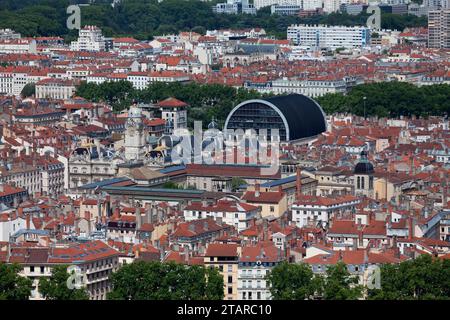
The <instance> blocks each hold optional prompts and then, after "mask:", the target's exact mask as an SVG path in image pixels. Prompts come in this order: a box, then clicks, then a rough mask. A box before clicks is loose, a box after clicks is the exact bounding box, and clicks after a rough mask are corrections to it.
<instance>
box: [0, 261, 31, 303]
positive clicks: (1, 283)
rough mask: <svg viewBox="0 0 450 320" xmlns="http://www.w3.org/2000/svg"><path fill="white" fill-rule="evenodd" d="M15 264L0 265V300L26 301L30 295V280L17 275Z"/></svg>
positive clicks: (17, 268) (18, 270) (17, 267)
mask: <svg viewBox="0 0 450 320" xmlns="http://www.w3.org/2000/svg"><path fill="white" fill-rule="evenodd" d="M20 270H21V267H20V266H19V265H17V264H6V263H0V300H27V299H28V297H29V296H30V295H31V289H32V283H31V280H30V279H28V278H25V277H22V276H20V275H19V272H20Z"/></svg>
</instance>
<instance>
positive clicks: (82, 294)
mask: <svg viewBox="0 0 450 320" xmlns="http://www.w3.org/2000/svg"><path fill="white" fill-rule="evenodd" d="M69 277H70V274H69V273H68V272H67V266H65V265H60V266H55V267H54V268H53V269H52V275H51V276H50V277H49V278H42V279H40V280H39V292H40V293H41V294H42V296H43V297H44V298H45V299H47V300H88V299H89V295H88V293H87V291H86V290H85V289H76V288H73V289H69V288H68V286H67V279H68V278H69Z"/></svg>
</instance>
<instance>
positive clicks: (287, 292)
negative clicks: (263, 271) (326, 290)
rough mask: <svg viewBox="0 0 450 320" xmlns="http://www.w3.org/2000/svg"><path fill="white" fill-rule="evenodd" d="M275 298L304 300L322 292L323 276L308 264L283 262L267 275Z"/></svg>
mask: <svg viewBox="0 0 450 320" xmlns="http://www.w3.org/2000/svg"><path fill="white" fill-rule="evenodd" d="M266 279H267V281H268V283H269V285H270V293H271V295H272V298H273V299H275V300H304V299H310V298H312V297H314V295H316V294H320V290H321V278H320V277H315V276H314V274H313V272H312V270H311V268H310V267H309V266H308V265H307V264H295V263H288V262H282V263H280V264H278V265H277V266H275V267H274V268H273V269H272V270H271V272H270V273H269V274H268V275H267V276H266Z"/></svg>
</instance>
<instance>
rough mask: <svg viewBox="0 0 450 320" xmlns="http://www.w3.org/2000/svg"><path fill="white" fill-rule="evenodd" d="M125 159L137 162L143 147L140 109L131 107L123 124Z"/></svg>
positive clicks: (143, 138)
mask: <svg viewBox="0 0 450 320" xmlns="http://www.w3.org/2000/svg"><path fill="white" fill-rule="evenodd" d="M124 145H125V158H126V159H127V160H139V159H140V156H141V154H142V152H143V149H144V147H145V134H144V126H143V123H142V112H141V108H139V107H137V106H136V105H132V106H131V107H130V109H129V110H128V119H127V122H126V124H125V144H124Z"/></svg>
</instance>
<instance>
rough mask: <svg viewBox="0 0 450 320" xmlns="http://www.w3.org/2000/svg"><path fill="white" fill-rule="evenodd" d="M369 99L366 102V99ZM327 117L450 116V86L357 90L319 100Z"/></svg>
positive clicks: (372, 86) (387, 85) (375, 86)
mask: <svg viewBox="0 0 450 320" xmlns="http://www.w3.org/2000/svg"><path fill="white" fill-rule="evenodd" d="M364 97H366V99H364ZM317 101H318V102H319V104H320V105H321V106H322V107H323V109H324V111H325V112H326V113H330V114H331V113H341V112H342V113H353V114H356V115H360V116H363V115H364V114H366V115H367V116H372V115H375V116H379V117H398V116H401V115H403V116H412V115H415V116H425V117H426V116H431V115H438V116H443V115H448V114H450V85H448V84H441V85H431V86H422V87H418V86H415V85H413V84H410V83H405V82H397V81H394V82H379V83H370V84H362V85H358V86H355V87H354V88H353V89H352V90H351V91H350V92H349V93H348V94H346V95H343V94H340V93H333V94H326V95H324V96H322V97H319V98H317Z"/></svg>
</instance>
